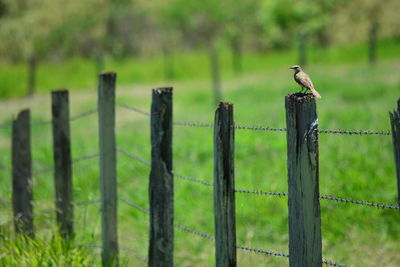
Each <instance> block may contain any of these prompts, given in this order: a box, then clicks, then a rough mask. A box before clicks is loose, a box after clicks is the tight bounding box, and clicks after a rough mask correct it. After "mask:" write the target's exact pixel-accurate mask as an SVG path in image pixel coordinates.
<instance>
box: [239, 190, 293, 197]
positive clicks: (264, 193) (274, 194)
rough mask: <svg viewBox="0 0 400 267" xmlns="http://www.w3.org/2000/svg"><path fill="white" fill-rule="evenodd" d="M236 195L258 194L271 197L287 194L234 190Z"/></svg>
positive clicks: (285, 194)
mask: <svg viewBox="0 0 400 267" xmlns="http://www.w3.org/2000/svg"><path fill="white" fill-rule="evenodd" d="M235 192H236V193H245V194H258V195H271V196H287V195H288V193H281V192H266V191H258V190H243V189H236V190H235Z"/></svg>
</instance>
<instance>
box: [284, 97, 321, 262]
mask: <svg viewBox="0 0 400 267" xmlns="http://www.w3.org/2000/svg"><path fill="white" fill-rule="evenodd" d="M285 102H286V103H285V104H286V125H287V153H288V155H287V157H288V182H289V201H288V204H289V265H290V266H291V267H295V266H296V267H297V266H301V267H314V266H322V240H321V214H320V206H319V163H318V118H317V110H316V104H315V99H314V97H313V96H312V95H301V94H290V95H288V96H286V99H285Z"/></svg>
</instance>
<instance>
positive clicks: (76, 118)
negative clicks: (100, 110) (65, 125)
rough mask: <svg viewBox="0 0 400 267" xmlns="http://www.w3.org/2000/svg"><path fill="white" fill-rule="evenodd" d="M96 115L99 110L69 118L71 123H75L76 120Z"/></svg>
mask: <svg viewBox="0 0 400 267" xmlns="http://www.w3.org/2000/svg"><path fill="white" fill-rule="evenodd" d="M95 113H97V108H96V109H91V110H88V111H85V112H82V113H80V114H77V115H74V116H71V117H70V118H69V121H75V120H78V119H80V118H83V117H87V116H90V115H92V114H95Z"/></svg>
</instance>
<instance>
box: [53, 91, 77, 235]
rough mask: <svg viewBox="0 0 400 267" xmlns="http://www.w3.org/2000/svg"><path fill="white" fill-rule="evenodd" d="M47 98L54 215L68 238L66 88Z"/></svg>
mask: <svg viewBox="0 0 400 267" xmlns="http://www.w3.org/2000/svg"><path fill="white" fill-rule="evenodd" d="M51 99H52V105H51V110H52V123H53V156H54V184H55V194H56V203H55V204H56V217H57V224H58V227H59V231H60V235H61V236H62V237H63V238H64V239H66V240H70V239H72V237H73V235H74V213H73V204H72V164H71V162H72V160H71V138H70V130H69V100H68V90H66V89H61V90H55V91H53V92H52V93H51Z"/></svg>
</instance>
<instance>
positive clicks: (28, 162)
mask: <svg viewBox="0 0 400 267" xmlns="http://www.w3.org/2000/svg"><path fill="white" fill-rule="evenodd" d="M12 179H13V194H12V204H13V211H14V227H15V232H17V233H22V234H25V235H27V236H29V237H31V238H34V231H33V206H32V158H31V134H30V114H29V109H25V110H22V111H21V112H20V113H19V114H18V117H17V119H15V120H13V124H12Z"/></svg>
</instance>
